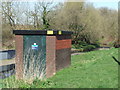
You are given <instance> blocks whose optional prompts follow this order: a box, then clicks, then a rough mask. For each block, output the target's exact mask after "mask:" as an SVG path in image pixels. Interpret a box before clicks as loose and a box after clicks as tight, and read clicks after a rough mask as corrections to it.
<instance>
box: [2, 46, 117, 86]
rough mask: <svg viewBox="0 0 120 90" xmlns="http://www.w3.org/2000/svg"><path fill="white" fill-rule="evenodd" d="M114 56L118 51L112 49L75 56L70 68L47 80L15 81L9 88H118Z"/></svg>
mask: <svg viewBox="0 0 120 90" xmlns="http://www.w3.org/2000/svg"><path fill="white" fill-rule="evenodd" d="M112 56H115V57H116V58H118V49H115V48H111V49H110V50H98V51H91V52H87V53H85V54H81V55H74V56H72V61H71V66H70V67H68V68H65V69H63V70H60V71H59V72H57V74H56V75H55V76H53V77H51V78H49V79H47V80H44V81H40V80H37V79H36V80H35V81H34V82H33V83H32V84H27V83H25V82H23V81H19V82H18V81H16V80H15V83H13V84H10V85H9V87H12V85H16V87H24V88H25V87H31V88H117V87H118V64H117V63H116V62H115V61H114V60H113V58H112ZM13 78H14V77H11V78H9V79H6V81H7V80H11V79H13ZM4 81H5V80H4Z"/></svg>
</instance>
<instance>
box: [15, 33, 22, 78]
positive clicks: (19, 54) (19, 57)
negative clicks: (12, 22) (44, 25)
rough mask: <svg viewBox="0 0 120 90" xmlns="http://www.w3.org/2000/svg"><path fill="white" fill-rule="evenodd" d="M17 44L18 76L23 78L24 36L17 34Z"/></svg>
mask: <svg viewBox="0 0 120 90" xmlns="http://www.w3.org/2000/svg"><path fill="white" fill-rule="evenodd" d="M15 42H16V43H15V44H16V45H15V46H16V59H15V71H16V78H17V79H22V78H23V36H21V35H16V36H15Z"/></svg>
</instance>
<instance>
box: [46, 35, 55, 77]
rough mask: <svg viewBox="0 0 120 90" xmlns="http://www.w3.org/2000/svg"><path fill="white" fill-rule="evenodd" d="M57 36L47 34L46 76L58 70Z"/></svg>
mask: <svg viewBox="0 0 120 90" xmlns="http://www.w3.org/2000/svg"><path fill="white" fill-rule="evenodd" d="M55 61H56V36H46V77H47V78H48V77H51V76H53V75H54V74H55V72H56V67H55V66H56V65H55Z"/></svg>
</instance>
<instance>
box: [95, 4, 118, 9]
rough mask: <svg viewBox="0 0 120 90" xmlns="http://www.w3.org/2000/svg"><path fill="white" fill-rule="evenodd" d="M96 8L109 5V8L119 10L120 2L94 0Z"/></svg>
mask: <svg viewBox="0 0 120 90" xmlns="http://www.w3.org/2000/svg"><path fill="white" fill-rule="evenodd" d="M93 5H94V6H95V7H96V8H100V7H107V8H109V9H115V10H118V2H93Z"/></svg>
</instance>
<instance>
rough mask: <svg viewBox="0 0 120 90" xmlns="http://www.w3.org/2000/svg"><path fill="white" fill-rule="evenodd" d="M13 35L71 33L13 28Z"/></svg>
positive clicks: (68, 32)
mask: <svg viewBox="0 0 120 90" xmlns="http://www.w3.org/2000/svg"><path fill="white" fill-rule="evenodd" d="M13 34H15V35H68V34H73V32H72V31H61V30H13Z"/></svg>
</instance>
